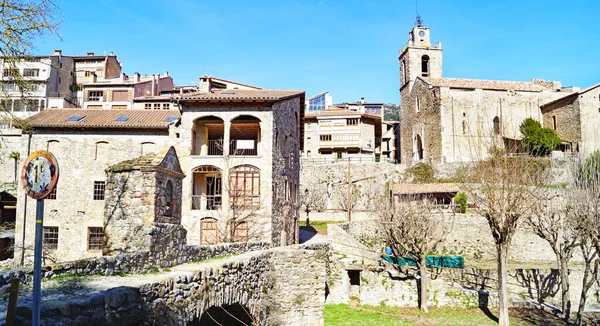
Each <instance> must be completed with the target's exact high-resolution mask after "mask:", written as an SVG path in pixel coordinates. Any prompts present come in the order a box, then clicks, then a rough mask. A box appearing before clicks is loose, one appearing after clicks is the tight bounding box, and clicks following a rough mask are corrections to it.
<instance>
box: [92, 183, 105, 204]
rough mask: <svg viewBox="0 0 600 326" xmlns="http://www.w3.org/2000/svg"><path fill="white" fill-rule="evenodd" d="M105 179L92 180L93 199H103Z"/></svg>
mask: <svg viewBox="0 0 600 326" xmlns="http://www.w3.org/2000/svg"><path fill="white" fill-rule="evenodd" d="M105 187H106V182H105V181H94V200H104V190H105Z"/></svg>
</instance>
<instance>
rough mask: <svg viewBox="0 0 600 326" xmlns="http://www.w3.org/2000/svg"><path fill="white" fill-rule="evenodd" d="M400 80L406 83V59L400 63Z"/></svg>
mask: <svg viewBox="0 0 600 326" xmlns="http://www.w3.org/2000/svg"><path fill="white" fill-rule="evenodd" d="M400 81H401V84H402V85H404V84H406V66H405V65H404V61H402V62H401V63H400Z"/></svg>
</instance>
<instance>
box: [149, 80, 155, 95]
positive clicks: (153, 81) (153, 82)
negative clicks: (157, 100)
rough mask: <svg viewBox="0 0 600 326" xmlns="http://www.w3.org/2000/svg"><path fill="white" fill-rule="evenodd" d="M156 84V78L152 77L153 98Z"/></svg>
mask: <svg viewBox="0 0 600 326" xmlns="http://www.w3.org/2000/svg"><path fill="white" fill-rule="evenodd" d="M154 84H156V76H155V75H152V93H150V95H151V96H154Z"/></svg>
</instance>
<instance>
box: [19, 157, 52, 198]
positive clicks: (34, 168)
mask: <svg viewBox="0 0 600 326" xmlns="http://www.w3.org/2000/svg"><path fill="white" fill-rule="evenodd" d="M21 182H22V183H23V188H25V191H26V192H27V195H28V196H29V197H32V198H34V199H41V198H44V197H46V196H47V195H48V194H49V193H50V192H51V191H52V190H53V189H54V187H56V183H57V182H58V164H57V162H56V158H54V155H52V154H51V153H50V152H48V151H36V152H33V153H32V154H31V155H29V157H28V158H27V160H26V161H25V164H24V165H23V171H22V173H21Z"/></svg>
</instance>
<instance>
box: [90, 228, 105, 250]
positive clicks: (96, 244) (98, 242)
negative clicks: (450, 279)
mask: <svg viewBox="0 0 600 326" xmlns="http://www.w3.org/2000/svg"><path fill="white" fill-rule="evenodd" d="M103 238H104V228H103V227H89V228H88V250H102V239H103Z"/></svg>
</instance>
